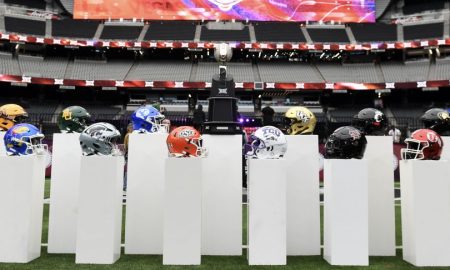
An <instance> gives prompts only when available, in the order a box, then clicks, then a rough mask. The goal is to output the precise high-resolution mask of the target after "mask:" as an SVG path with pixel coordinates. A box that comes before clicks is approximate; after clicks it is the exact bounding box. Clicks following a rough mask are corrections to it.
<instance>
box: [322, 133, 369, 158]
mask: <svg viewBox="0 0 450 270" xmlns="http://www.w3.org/2000/svg"><path fill="white" fill-rule="evenodd" d="M366 145H367V140H366V136H365V135H364V133H363V132H361V131H360V130H359V129H357V128H355V127H352V126H344V127H340V128H338V129H336V130H335V131H334V132H333V134H331V135H330V137H329V138H328V140H327V142H326V144H325V155H324V156H325V158H327V159H351V158H356V159H362V158H363V156H364V152H365V151H366Z"/></svg>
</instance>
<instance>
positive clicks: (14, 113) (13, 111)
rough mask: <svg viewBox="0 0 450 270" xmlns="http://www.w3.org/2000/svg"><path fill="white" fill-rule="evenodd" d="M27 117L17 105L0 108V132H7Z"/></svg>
mask: <svg viewBox="0 0 450 270" xmlns="http://www.w3.org/2000/svg"><path fill="white" fill-rule="evenodd" d="M26 117H28V114H27V112H26V111H25V110H24V109H23V108H22V107H21V106H19V105H17V104H6V105H3V106H1V107H0V130H8V129H10V128H12V127H13V126H14V125H15V124H17V123H20V122H21V121H22V120H23V119H25V118H26Z"/></svg>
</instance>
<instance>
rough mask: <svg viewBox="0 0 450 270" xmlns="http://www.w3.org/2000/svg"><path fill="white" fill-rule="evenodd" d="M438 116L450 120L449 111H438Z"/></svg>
mask: <svg viewBox="0 0 450 270" xmlns="http://www.w3.org/2000/svg"><path fill="white" fill-rule="evenodd" d="M438 117H439V118H441V119H442V120H447V119H448V120H450V115H449V114H448V112H441V113H438Z"/></svg>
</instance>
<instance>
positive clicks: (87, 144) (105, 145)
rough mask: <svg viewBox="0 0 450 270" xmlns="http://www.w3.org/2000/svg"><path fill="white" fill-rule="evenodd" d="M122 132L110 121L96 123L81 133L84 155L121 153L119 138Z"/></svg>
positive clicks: (115, 154)
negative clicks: (118, 144)
mask: <svg viewBox="0 0 450 270" xmlns="http://www.w3.org/2000/svg"><path fill="white" fill-rule="evenodd" d="M119 138H120V132H119V131H118V130H117V129H116V128H115V127H114V126H113V125H111V124H109V123H95V124H92V125H90V126H89V127H87V128H86V129H85V130H84V131H83V132H82V133H81V134H80V145H81V151H82V152H83V155H85V156H90V155H102V156H109V155H114V156H117V155H120V154H121V152H120V150H119V149H118V147H117V140H118V139H119Z"/></svg>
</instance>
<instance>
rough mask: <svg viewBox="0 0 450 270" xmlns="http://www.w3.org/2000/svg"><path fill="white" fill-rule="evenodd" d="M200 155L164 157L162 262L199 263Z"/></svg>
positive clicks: (170, 263) (174, 263)
mask: <svg viewBox="0 0 450 270" xmlns="http://www.w3.org/2000/svg"><path fill="white" fill-rule="evenodd" d="M202 161H203V159H202V158H166V166H165V168H166V183H165V188H164V236H163V241H164V244H163V264H164V265H199V264H200V262H201V222H202V177H201V173H200V172H201V170H202Z"/></svg>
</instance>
